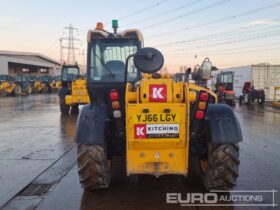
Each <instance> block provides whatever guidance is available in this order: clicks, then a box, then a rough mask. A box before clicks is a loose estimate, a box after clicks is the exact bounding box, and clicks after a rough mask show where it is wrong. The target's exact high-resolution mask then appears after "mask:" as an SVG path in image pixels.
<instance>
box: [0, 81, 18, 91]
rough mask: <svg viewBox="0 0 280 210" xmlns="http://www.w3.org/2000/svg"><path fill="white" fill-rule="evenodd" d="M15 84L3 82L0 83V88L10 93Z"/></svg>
mask: <svg viewBox="0 0 280 210" xmlns="http://www.w3.org/2000/svg"><path fill="white" fill-rule="evenodd" d="M15 87H16V84H15V83H14V82H3V83H2V84H1V90H2V91H3V92H5V93H7V94H12V93H13V91H14V89H15Z"/></svg>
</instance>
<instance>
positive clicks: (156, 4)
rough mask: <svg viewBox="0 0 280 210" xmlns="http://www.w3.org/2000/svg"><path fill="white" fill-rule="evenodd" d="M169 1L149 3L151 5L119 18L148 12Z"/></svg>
mask: <svg viewBox="0 0 280 210" xmlns="http://www.w3.org/2000/svg"><path fill="white" fill-rule="evenodd" d="M167 1H168V0H161V1H158V2H156V3H154V4H152V5H149V6H147V7H144V8H141V9H139V10H136V11H135V12H132V13H129V14H128V15H125V16H122V17H119V18H118V20H123V19H127V18H129V17H132V16H135V15H137V14H139V13H142V12H146V11H148V10H151V9H153V8H155V7H158V6H160V5H162V4H164V3H165V2H167ZM109 23H110V22H106V23H105V24H109Z"/></svg>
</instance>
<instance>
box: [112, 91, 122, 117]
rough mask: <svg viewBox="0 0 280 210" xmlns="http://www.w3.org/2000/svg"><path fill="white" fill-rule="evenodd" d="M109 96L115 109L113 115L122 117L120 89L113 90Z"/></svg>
mask: <svg viewBox="0 0 280 210" xmlns="http://www.w3.org/2000/svg"><path fill="white" fill-rule="evenodd" d="M109 97H110V100H111V102H112V109H113V110H114V111H113V116H114V117H115V118H120V117H121V111H120V110H119V109H120V102H119V98H120V97H119V93H118V91H117V90H115V89H113V90H111V91H110V94H109Z"/></svg>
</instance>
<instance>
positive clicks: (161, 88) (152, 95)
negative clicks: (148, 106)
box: [149, 85, 167, 102]
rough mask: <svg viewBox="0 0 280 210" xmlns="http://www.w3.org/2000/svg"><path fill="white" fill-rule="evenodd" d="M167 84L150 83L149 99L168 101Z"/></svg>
mask: <svg viewBox="0 0 280 210" xmlns="http://www.w3.org/2000/svg"><path fill="white" fill-rule="evenodd" d="M166 94H167V86H166V85H150V86H149V101H150V102H166V101H167V96H166Z"/></svg>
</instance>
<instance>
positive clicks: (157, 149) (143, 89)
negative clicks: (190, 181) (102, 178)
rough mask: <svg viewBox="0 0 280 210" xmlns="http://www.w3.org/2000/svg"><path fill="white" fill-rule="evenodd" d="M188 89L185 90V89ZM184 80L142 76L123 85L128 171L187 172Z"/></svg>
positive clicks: (186, 120)
mask: <svg viewBox="0 0 280 210" xmlns="http://www.w3.org/2000/svg"><path fill="white" fill-rule="evenodd" d="M187 92H188V91H187ZM183 99H184V84H183V83H181V82H178V83H175V82H174V81H173V80H172V79H166V78H164V79H152V78H147V77H146V78H145V79H143V80H142V81H141V85H140V86H137V87H135V88H133V86H132V84H127V87H126V137H127V144H126V146H127V148H126V149H127V150H126V151H127V153H126V156H127V174H128V175H130V174H152V175H155V176H160V175H164V174H179V175H184V176H186V175H187V173H188V165H189V164H188V157H189V154H188V151H189V138H188V136H189V111H188V110H189V104H188V103H185V102H184V101H183Z"/></svg>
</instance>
